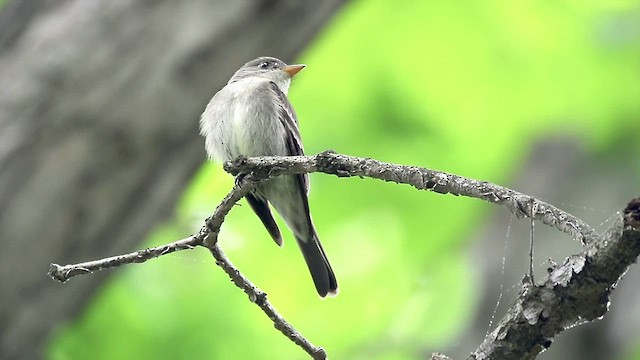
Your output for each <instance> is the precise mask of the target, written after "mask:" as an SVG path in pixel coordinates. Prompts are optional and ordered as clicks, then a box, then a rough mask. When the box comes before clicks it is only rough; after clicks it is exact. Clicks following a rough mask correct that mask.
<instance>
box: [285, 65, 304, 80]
mask: <svg viewBox="0 0 640 360" xmlns="http://www.w3.org/2000/svg"><path fill="white" fill-rule="evenodd" d="M305 66H306V65H302V64H300V65H287V66H285V67H283V68H282V71H284V72H286V73H287V74H288V75H289V77H294V76H295V75H296V74H297V73H298V72H300V70H302V69H304V67H305Z"/></svg>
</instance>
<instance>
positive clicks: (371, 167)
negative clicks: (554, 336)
mask: <svg viewBox="0 0 640 360" xmlns="http://www.w3.org/2000/svg"><path fill="white" fill-rule="evenodd" d="M224 166H225V170H226V171H228V172H230V173H231V174H234V175H235V174H238V173H252V174H254V175H256V176H258V177H260V178H266V177H272V176H278V175H283V174H298V173H312V172H323V173H326V174H333V175H337V176H339V177H350V176H364V177H370V178H374V179H380V180H384V181H391V182H395V183H402V184H409V185H412V186H413V187H415V188H416V189H419V190H431V191H434V192H437V193H441V194H447V193H448V194H452V195H461V196H468V197H472V198H476V199H481V200H484V201H488V202H490V203H494V204H497V205H500V206H502V207H505V208H506V209H507V210H509V211H510V212H511V213H513V214H514V215H515V216H517V217H518V218H524V217H528V216H530V214H533V215H534V218H535V219H536V220H538V221H540V222H542V223H543V224H546V225H549V226H552V227H555V228H557V229H558V230H560V231H562V232H565V233H567V234H569V235H571V236H572V237H573V238H575V239H576V240H579V241H580V242H581V243H582V244H589V243H591V242H593V241H594V240H596V239H597V238H598V234H597V233H596V232H595V231H594V230H593V229H591V227H589V225H587V224H585V223H584V222H583V221H582V220H580V219H578V218H577V217H575V216H573V215H571V214H569V213H567V212H565V211H562V210H560V209H558V208H556V207H555V206H553V205H550V204H547V203H545V202H543V201H540V200H538V199H535V198H533V197H532V196H529V195H525V194H522V193H519V192H517V191H514V190H511V189H508V188H505V187H502V186H498V185H495V184H492V183H490V182H487V181H480V180H474V179H469V178H465V177H462V176H458V175H453V174H449V173H446V172H442V171H436V170H430V169H425V168H421V167H417V166H407V165H398V164H391V163H387V162H382V161H379V160H375V159H370V158H360V157H354V156H348V155H342V154H336V153H334V152H331V151H325V152H322V153H319V154H317V155H314V156H289V157H286V158H282V157H277V156H274V157H267V156H264V157H254V158H244V157H240V158H238V159H236V160H234V161H229V162H226V163H225V165H224Z"/></svg>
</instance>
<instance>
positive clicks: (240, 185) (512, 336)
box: [49, 151, 640, 359]
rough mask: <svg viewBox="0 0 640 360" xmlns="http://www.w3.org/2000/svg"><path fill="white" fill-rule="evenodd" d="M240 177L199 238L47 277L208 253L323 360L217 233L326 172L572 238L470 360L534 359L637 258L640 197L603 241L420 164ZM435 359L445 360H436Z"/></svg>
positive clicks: (550, 209)
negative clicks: (458, 198)
mask: <svg viewBox="0 0 640 360" xmlns="http://www.w3.org/2000/svg"><path fill="white" fill-rule="evenodd" d="M224 168H225V170H226V171H228V172H230V173H231V174H233V175H239V176H237V178H236V185H235V186H234V187H233V189H232V190H231V191H230V192H229V193H228V194H227V196H226V197H225V198H224V199H223V200H222V202H221V203H220V204H219V205H218V207H217V208H216V210H215V212H214V213H213V215H212V216H211V217H209V218H208V219H207V220H206V221H205V225H204V226H203V227H202V229H200V231H199V232H198V234H196V235H193V236H191V237H189V238H185V239H182V240H178V241H175V242H172V243H170V244H167V245H163V246H159V247H154V248H150V249H146V250H140V251H136V252H133V253H130V254H126V255H121V256H115V257H109V258H105V259H102V260H95V261H89V262H84V263H79V264H73V265H65V266H60V265H57V264H51V269H50V271H49V275H50V276H51V277H52V278H53V279H55V280H58V281H60V282H64V281H66V280H68V279H69V278H71V277H73V276H76V275H81V274H86V273H91V272H92V271H97V270H102V269H106V268H111V267H117V266H120V265H123V264H130V263H140V262H144V261H147V260H149V259H152V258H155V257H159V256H162V255H164V254H168V253H171V252H174V251H179V250H184V249H191V248H193V247H195V246H198V245H200V246H205V247H207V248H208V249H209V250H210V252H211V254H212V255H213V256H214V258H215V259H216V264H217V265H218V266H220V267H221V268H222V269H223V270H224V271H225V272H226V273H227V274H228V276H229V277H230V278H231V280H232V281H233V282H234V283H235V284H236V286H238V287H239V288H241V289H242V290H243V291H244V292H245V293H246V294H247V295H248V296H249V300H250V301H251V302H253V303H255V304H256V305H258V306H259V307H260V308H261V309H262V311H263V312H264V313H265V314H266V315H267V316H268V317H269V318H270V319H271V320H272V321H273V323H274V326H275V327H276V328H277V329H278V330H279V331H280V332H282V333H283V334H284V335H285V336H287V338H289V339H290V340H291V341H293V342H294V343H295V344H297V345H298V346H300V347H301V348H303V349H304V350H305V351H306V352H307V353H308V354H309V355H311V357H312V358H314V359H326V357H327V354H326V352H325V351H324V350H323V349H322V348H321V347H316V346H314V345H313V344H312V343H311V342H309V341H308V340H307V339H306V338H304V337H303V336H302V335H300V334H299V333H298V332H297V331H296V330H295V328H293V327H292V326H291V324H289V323H288V322H287V321H286V320H285V319H284V318H283V317H282V316H281V315H280V314H279V313H278V312H277V311H276V310H275V308H274V307H273V306H272V305H271V304H270V303H269V302H268V301H267V295H266V293H265V292H263V291H262V290H260V289H258V288H257V287H255V286H254V285H253V284H252V283H251V282H250V281H249V279H247V278H246V277H245V276H244V275H242V273H240V271H239V270H238V269H237V268H235V267H234V266H233V265H232V264H231V262H230V261H229V260H228V259H227V258H226V256H225V255H224V253H223V252H222V250H221V249H220V248H219V247H218V246H217V239H218V234H219V232H220V227H221V226H222V223H223V222H224V219H225V216H226V215H227V214H228V213H229V211H231V209H232V208H233V206H234V205H235V204H236V203H237V202H238V201H239V200H240V199H241V198H243V197H244V196H245V195H246V194H247V193H249V192H250V191H251V190H253V189H254V187H255V186H256V184H257V183H258V182H259V181H263V180H266V179H269V178H272V177H275V176H281V175H290V174H298V173H310V172H324V173H327V174H334V175H337V176H339V177H347V176H365V177H371V178H374V179H381V180H385V181H392V182H396V183H404V184H409V185H412V186H414V187H415V188H417V189H420V190H431V191H435V192H438V193H442V194H447V193H450V194H453V195H462V196H468V197H473V198H477V199H481V200H485V201H488V202H491V203H494V204H497V205H501V206H503V207H505V208H506V209H508V210H509V211H510V212H512V213H513V214H515V215H516V216H517V217H518V218H523V217H527V216H532V217H533V218H534V219H536V220H539V221H541V222H542V223H544V224H546V225H549V226H552V227H555V228H557V229H559V230H560V231H562V232H565V233H567V234H570V235H571V236H573V237H574V238H575V239H578V240H579V241H581V242H582V243H583V244H585V245H587V246H586V248H585V250H584V251H583V252H582V253H581V254H578V255H573V256H571V257H569V258H568V259H567V260H566V261H565V263H564V264H563V265H562V266H555V265H554V266H552V267H551V268H550V269H549V276H548V277H547V278H546V279H544V280H543V283H542V284H541V285H535V284H532V283H531V282H530V281H524V285H523V288H522V290H521V293H520V295H519V297H518V300H517V301H516V304H515V305H514V306H513V308H512V309H511V310H510V311H509V313H508V314H507V315H506V316H505V318H504V319H503V320H502V321H501V322H500V323H499V325H498V327H497V328H496V329H495V330H494V331H493V332H492V333H491V334H489V335H488V336H487V338H486V339H485V341H484V342H483V344H482V345H481V346H480V347H479V348H478V349H477V350H476V351H475V352H474V353H473V354H472V355H471V357H470V359H487V358H491V359H510V358H523V359H530V358H533V357H535V356H536V355H537V354H538V353H539V352H540V351H542V350H543V349H545V348H547V347H549V346H550V345H551V342H552V340H553V338H554V336H555V335H557V334H558V333H559V332H561V331H563V330H564V329H566V328H568V327H571V326H574V325H576V324H579V323H580V322H584V321H591V320H593V319H596V318H598V317H601V316H602V315H604V313H606V311H607V310H608V303H609V294H610V293H611V291H612V290H613V289H614V288H615V285H616V284H617V282H618V280H619V279H620V277H621V276H622V275H623V274H624V272H625V271H626V269H627V268H628V267H629V266H630V264H632V263H633V262H634V261H635V259H636V258H637V257H638V255H639V254H640V198H639V199H634V200H633V201H632V202H631V203H629V205H628V206H627V208H626V209H625V210H624V217H621V218H620V219H618V221H617V222H616V223H615V224H614V226H613V227H612V228H611V229H610V230H609V231H608V232H607V234H605V235H604V236H602V237H599V236H598V235H597V234H596V232H595V231H594V230H593V229H591V228H590V227H589V226H588V225H586V224H585V223H584V222H583V221H582V220H580V219H578V218H576V217H575V216H573V215H571V214H568V213H566V212H564V211H562V210H560V209H558V208H556V207H554V206H552V205H549V204H547V203H545V202H542V201H539V200H536V199H534V198H533V197H531V196H528V195H525V194H521V193H518V192H516V191H513V190H511V189H507V188H504V187H501V186H498V185H494V184H491V183H488V182H485V181H478V180H473V179H467V178H464V177H461V176H457V175H452V174H448V173H444V172H439V171H434V170H429V169H424V168H419V167H415V166H404V165H396V164H390V163H385V162H380V161H377V160H373V159H369V158H357V157H351V156H347V155H340V154H336V153H333V152H328V151H327V152H323V153H320V154H317V155H315V156H292V157H257V158H244V157H240V158H238V159H236V160H234V161H232V162H226V163H225V164H224ZM434 356H436V357H437V358H441V359H445V358H447V357H446V356H445V355H442V354H434Z"/></svg>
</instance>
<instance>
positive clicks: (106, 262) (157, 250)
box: [49, 236, 202, 282]
mask: <svg viewBox="0 0 640 360" xmlns="http://www.w3.org/2000/svg"><path fill="white" fill-rule="evenodd" d="M201 243H202V240H201V239H198V238H197V237H196V236H190V237H188V238H186V239H182V240H178V241H174V242H172V243H169V244H166V245H162V246H157V247H153V248H149V249H144V250H138V251H134V252H132V253H129V254H124V255H118V256H112V257H108V258H105V259H100V260H93V261H87V262H82V263H78V264H72V265H64V266H62V265H58V264H51V265H49V276H51V278H52V279H54V280H57V281H60V282H65V281H67V280H69V279H70V278H72V277H74V276H77V275H84V274H91V273H92V272H94V271H98V270H104V269H109V268H114V267H118V266H121V265H124V264H133V263H143V262H145V261H147V260H150V259H153V258H157V257H159V256H162V255H166V254H170V253H172V252H175V251H179V250H186V249H193V248H194V247H196V246H198V245H201Z"/></svg>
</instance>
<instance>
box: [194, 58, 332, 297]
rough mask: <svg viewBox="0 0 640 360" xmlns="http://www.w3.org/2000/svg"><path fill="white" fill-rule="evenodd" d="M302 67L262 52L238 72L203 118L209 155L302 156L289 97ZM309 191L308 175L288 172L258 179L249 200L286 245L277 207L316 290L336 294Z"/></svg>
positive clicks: (220, 157) (228, 157)
mask: <svg viewBox="0 0 640 360" xmlns="http://www.w3.org/2000/svg"><path fill="white" fill-rule="evenodd" d="M304 67H305V66H304V65H287V64H285V63H284V62H282V61H280V60H278V59H276V58H272V57H259V58H257V59H255V60H251V61H249V62H248V63H246V64H244V65H243V66H242V67H241V68H240V69H239V70H238V71H236V73H235V74H234V75H233V76H232V77H231V80H229V82H228V83H227V85H226V86H225V87H223V88H222V90H220V91H218V92H217V93H216V94H215V95H214V96H213V98H212V99H211V101H210V102H209V104H208V105H207V108H206V109H205V111H204V113H203V114H202V117H201V119H200V133H201V134H202V135H203V136H204V137H205V138H206V140H205V144H206V149H207V153H208V155H209V157H210V158H213V159H214V160H217V161H228V160H233V159H235V158H236V157H238V156H240V155H244V156H247V157H250V156H293V155H304V151H303V148H302V141H301V139H300V131H299V129H298V119H297V117H296V113H295V111H294V110H293V107H292V106H291V103H289V99H287V92H288V91H289V85H290V84H291V79H292V78H293V76H295V75H296V74H297V73H298V72H299V71H300V70H302V69H303V68H304ZM308 192H309V176H308V174H300V175H286V176H279V177H276V178H273V179H269V180H266V181H263V182H261V183H259V184H258V186H257V187H256V189H255V190H254V191H253V192H251V193H249V194H248V195H247V196H246V199H247V201H248V202H249V205H250V206H251V208H252V209H253V211H254V212H255V213H256V215H258V217H259V218H260V220H262V223H263V224H264V226H265V227H266V228H267V231H269V234H271V237H272V238H273V240H275V242H276V243H277V244H278V245H280V246H282V235H281V234H280V230H279V229H278V225H276V222H275V220H274V218H273V215H272V214H271V210H270V206H269V205H272V206H273V207H274V208H275V209H276V211H277V212H278V214H280V216H281V217H282V218H283V219H284V221H285V223H286V224H287V227H288V228H289V229H290V230H291V231H292V232H293V235H294V236H295V238H296V240H297V243H298V245H299V247H300V250H301V251H302V255H303V256H304V259H305V261H306V263H307V266H308V267H309V271H310V272H311V277H312V278H313V282H314V284H315V286H316V290H317V291H318V294H319V295H320V296H321V297H325V296H327V295H335V294H336V293H337V291H338V283H337V282H336V277H335V275H334V274H333V270H332V269H331V265H329V261H328V260H327V256H326V255H325V252H324V250H323V249H322V245H321V244H320V239H318V234H317V233H316V229H315V227H314V226H313V221H312V220H311V215H310V214H309V201H308V198H307V194H308Z"/></svg>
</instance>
